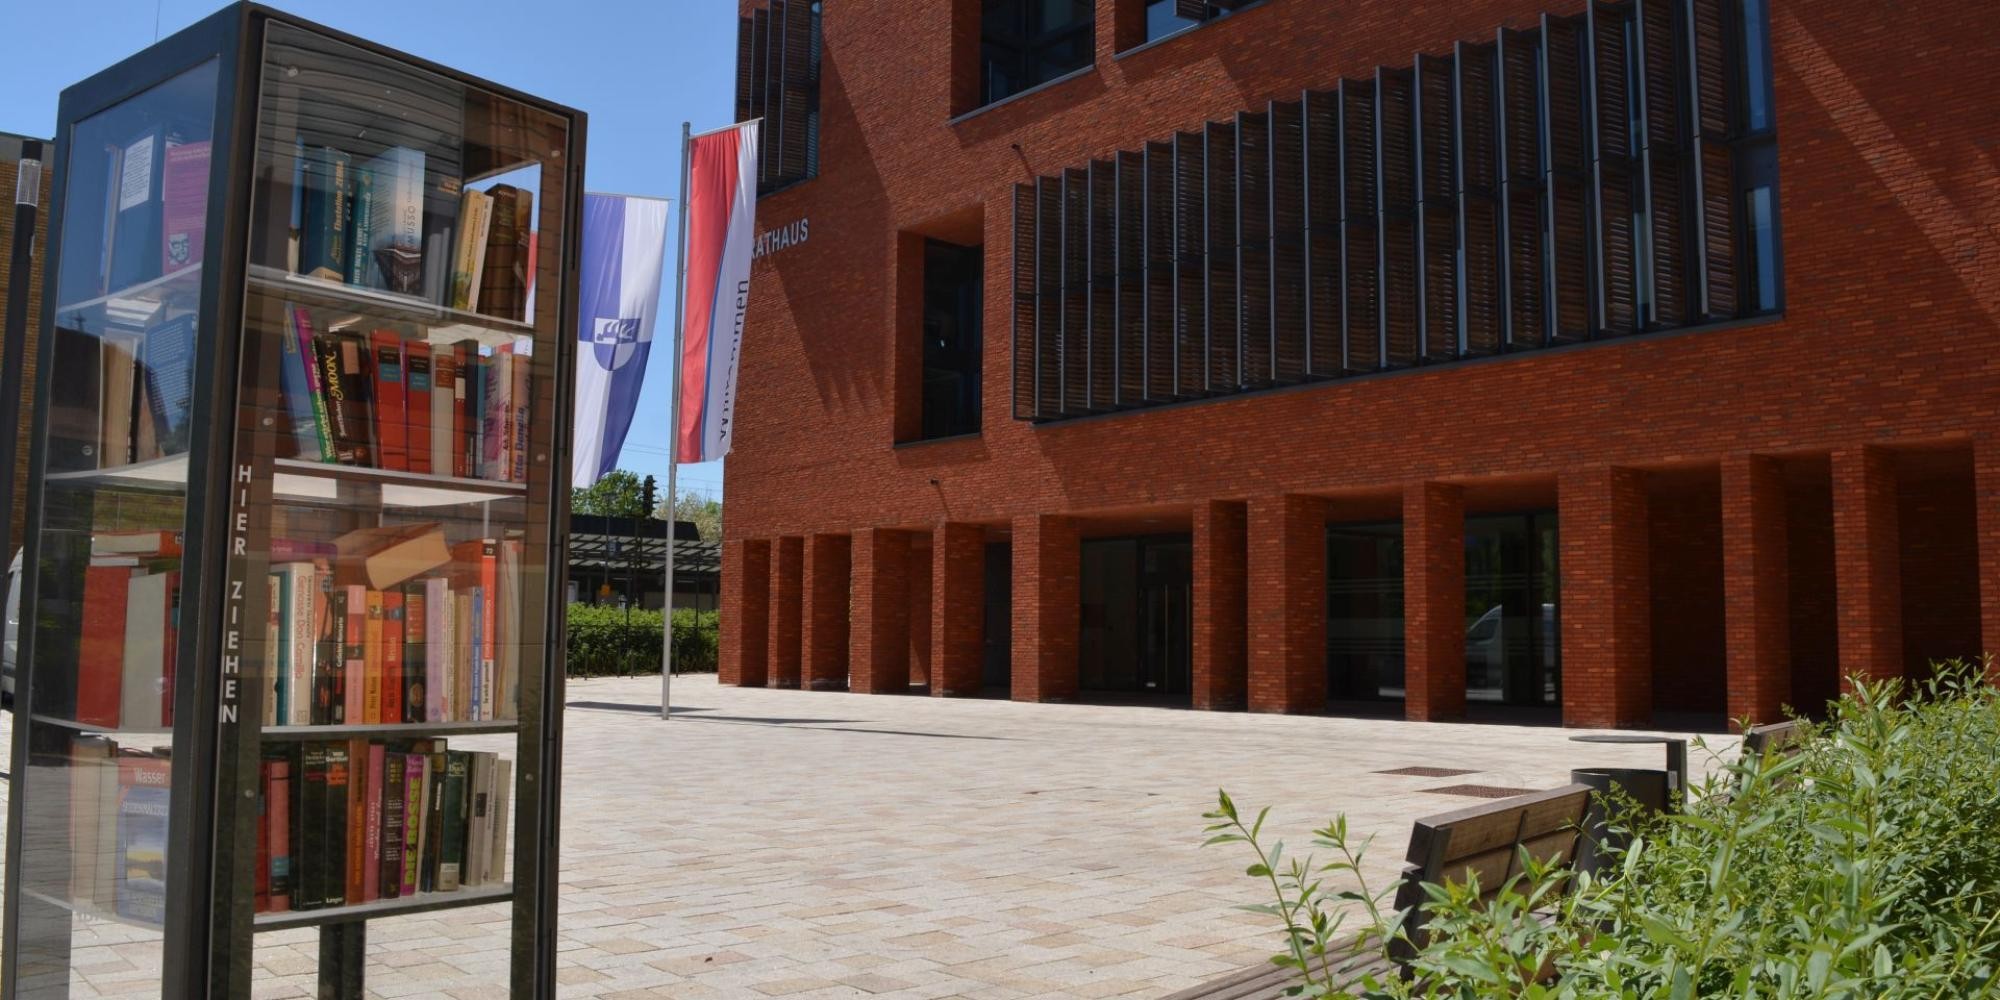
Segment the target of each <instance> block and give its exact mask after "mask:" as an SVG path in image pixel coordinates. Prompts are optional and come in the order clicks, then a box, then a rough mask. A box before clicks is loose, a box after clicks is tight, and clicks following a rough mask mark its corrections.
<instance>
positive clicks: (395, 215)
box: [365, 146, 424, 295]
mask: <svg viewBox="0 0 2000 1000" xmlns="http://www.w3.org/2000/svg"><path fill="white" fill-rule="evenodd" d="M365 169H366V170H367V171H368V172H369V173H371V174H373V175H374V177H375V208H374V212H373V213H372V215H371V223H370V228H369V233H368V253H369V256H370V257H371V258H373V260H374V264H375V268H374V270H373V271H372V272H371V274H370V277H371V280H370V281H369V282H368V284H369V285H370V287H374V288H386V289H388V290H389V291H392V292H398V293H401V294H404V295H421V294H423V277H424V275H423V271H424V261H423V257H424V255H423V239H424V234H423V229H424V154H423V153H421V152H419V151H417V150H415V149H411V148H410V147H408V146H396V147H394V148H392V149H390V150H388V151H387V152H385V153H383V154H382V155H381V156H378V157H376V158H375V159H373V160H371V161H369V162H368V164H367V165H366V167H365Z"/></svg>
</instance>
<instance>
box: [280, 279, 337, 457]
mask: <svg viewBox="0 0 2000 1000" xmlns="http://www.w3.org/2000/svg"><path fill="white" fill-rule="evenodd" d="M284 321H285V329H284V330H283V332H282V333H280V334H279V337H278V387H279V392H280V393H281V394H282V395H283V396H284V399H285V410H284V411H285V421H286V427H285V430H286V431H287V432H288V433H287V434H286V435H284V436H281V437H280V439H279V440H280V444H279V451H278V456H279V457H280V458H292V457H297V458H301V459H304V460H306V461H308V462H323V461H325V460H326V455H325V452H324V441H323V440H322V439H321V437H320V430H321V428H320V420H319V410H320V409H321V408H322V407H323V405H324V404H321V403H319V402H318V396H319V394H318V393H317V392H314V391H313V385H314V381H313V375H314V374H315V372H314V371H313V364H312V359H311V358H308V357H307V356H306V355H305V354H304V353H302V351H301V349H300V338H299V328H298V310H296V309H294V308H291V307H289V306H287V307H286V308H285V310H284Z"/></svg>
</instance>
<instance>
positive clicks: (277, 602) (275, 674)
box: [259, 573, 285, 729]
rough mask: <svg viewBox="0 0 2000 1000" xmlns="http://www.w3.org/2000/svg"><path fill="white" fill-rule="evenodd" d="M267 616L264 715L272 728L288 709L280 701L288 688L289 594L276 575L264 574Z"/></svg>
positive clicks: (265, 616)
mask: <svg viewBox="0 0 2000 1000" xmlns="http://www.w3.org/2000/svg"><path fill="white" fill-rule="evenodd" d="M264 584H265V590H266V594H265V600H266V603H265V605H264V607H265V609H266V614H265V615H264V709H263V711H262V712H261V713H259V714H260V715H261V716H262V719H263V725H264V727H265V728H267V729H268V728H270V727H272V726H275V725H277V724H278V720H279V719H282V718H284V715H283V714H282V713H283V711H284V706H283V705H281V704H279V702H278V699H279V698H280V697H281V696H282V695H283V694H284V685H283V684H281V683H279V680H280V677H281V675H282V674H283V673H284V671H282V670H281V669H279V664H282V663H284V662H285V654H284V645H285V644H284V634H285V629H284V620H285V611H284V599H285V590H284V586H283V583H282V581H280V580H279V579H278V574H276V573H266V574H264Z"/></svg>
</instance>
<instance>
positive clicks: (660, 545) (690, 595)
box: [569, 514, 722, 610]
mask: <svg viewBox="0 0 2000 1000" xmlns="http://www.w3.org/2000/svg"><path fill="white" fill-rule="evenodd" d="M673 527H674V539H675V545H674V591H675V593H676V594H677V595H678V596H677V598H676V599H675V601H674V605H675V606H676V607H695V608H700V609H702V610H711V609H713V608H714V607H715V602H716V597H717V595H718V594H719V593H720V589H719V588H720V585H721V579H722V576H721V571H722V543H721V542H705V541H702V540H701V532H700V531H698V530H697V529H696V528H695V525H694V522H692V521H676V522H674V525H673ZM666 558H667V522H666V521H662V520H660V519H658V518H651V517H607V516H603V515H598V514H572V515H570V519H569V580H570V595H571V598H572V600H575V601H581V602H584V603H588V604H596V603H618V601H619V600H620V599H621V598H626V597H628V596H636V597H637V598H638V601H637V606H639V607H652V608H656V607H659V606H660V604H661V601H660V593H661V591H660V586H661V579H660V570H661V568H662V567H663V566H665V565H666Z"/></svg>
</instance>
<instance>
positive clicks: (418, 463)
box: [403, 340, 433, 475]
mask: <svg viewBox="0 0 2000 1000" xmlns="http://www.w3.org/2000/svg"><path fill="white" fill-rule="evenodd" d="M431 353H432V352H431V345H430V344H428V343H426V342H424V341H421V340H412V341H410V342H408V343H406V344H405V345H403V380H404V383H405V387H404V399H403V420H404V428H403V441H404V446H405V447H406V448H407V449H408V454H409V465H410V471H411V472H418V473H423V474H425V475H429V474H430V473H431V472H432V471H433V470H432V468H431V451H432V447H431V392H432V386H431V367H432V363H431Z"/></svg>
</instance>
